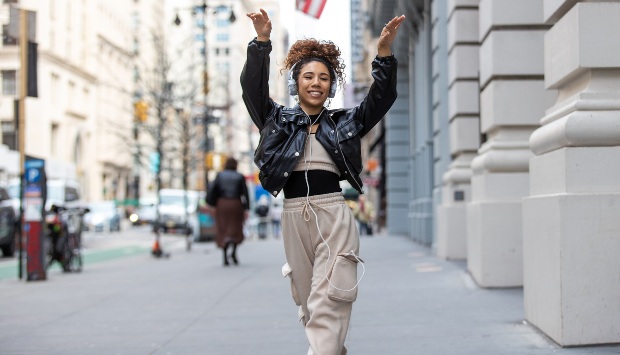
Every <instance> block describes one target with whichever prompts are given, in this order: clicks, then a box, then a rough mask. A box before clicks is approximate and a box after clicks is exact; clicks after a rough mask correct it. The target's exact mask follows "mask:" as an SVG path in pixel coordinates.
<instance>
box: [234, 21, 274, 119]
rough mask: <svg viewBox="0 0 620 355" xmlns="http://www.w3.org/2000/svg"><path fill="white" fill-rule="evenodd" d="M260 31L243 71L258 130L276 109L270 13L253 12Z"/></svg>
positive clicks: (249, 106)
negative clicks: (272, 93) (271, 89)
mask: <svg viewBox="0 0 620 355" xmlns="http://www.w3.org/2000/svg"><path fill="white" fill-rule="evenodd" d="M247 16H248V17H249V18H250V19H251V20H252V23H253V24H254V29H255V30H256V39H254V40H252V41H251V42H250V44H249V45H248V51H247V59H246V62H245V65H244V66H243V71H242V72H241V88H242V90H243V94H242V97H243V102H244V103H245V106H246V107H247V109H248V112H249V113H250V117H251V118H252V121H254V124H256V126H257V127H258V129H262V128H263V126H264V124H265V120H266V118H267V116H268V115H269V113H270V111H271V110H272V109H273V107H274V102H273V101H272V100H271V99H270V98H269V54H270V53H271V42H270V40H269V37H270V35H271V20H270V19H269V16H268V15H267V12H266V11H265V10H263V9H260V12H257V13H249V14H247Z"/></svg>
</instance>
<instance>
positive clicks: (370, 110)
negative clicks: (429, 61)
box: [353, 56, 398, 137]
mask: <svg viewBox="0 0 620 355" xmlns="http://www.w3.org/2000/svg"><path fill="white" fill-rule="evenodd" d="M397 67H398V61H397V60H396V58H394V57H393V56H390V57H385V58H380V57H376V58H375V59H374V60H373V61H372V78H373V83H372V85H370V89H369V90H368V94H367V95H366V97H365V98H364V100H363V101H362V103H361V104H360V105H359V106H357V107H356V108H354V109H353V110H354V115H355V117H356V118H357V119H358V120H359V121H360V123H361V124H362V125H363V126H364V127H363V129H362V131H361V132H360V135H361V136H362V137H363V136H365V135H366V133H368V132H369V131H370V130H371V129H372V128H373V127H374V126H375V125H376V124H377V123H379V121H381V119H382V118H383V116H385V114H386V113H387V112H388V111H389V110H390V108H391V107H392V105H393V104H394V101H396V97H397V96H398V93H397V91H396V71H397Z"/></svg>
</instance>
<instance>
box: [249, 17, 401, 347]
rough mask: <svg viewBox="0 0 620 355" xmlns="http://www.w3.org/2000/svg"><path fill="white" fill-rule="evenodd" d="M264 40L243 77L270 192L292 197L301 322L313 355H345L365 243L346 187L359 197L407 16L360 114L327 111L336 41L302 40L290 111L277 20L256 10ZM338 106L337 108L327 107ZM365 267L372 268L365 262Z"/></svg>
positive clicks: (287, 242)
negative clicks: (282, 83)
mask: <svg viewBox="0 0 620 355" xmlns="http://www.w3.org/2000/svg"><path fill="white" fill-rule="evenodd" d="M247 16H248V17H249V18H250V19H251V20H252V22H253V24H254V29H255V30H256V34H257V36H256V38H254V39H253V40H252V41H251V42H250V43H249V45H248V50H247V60H246V63H245V66H244V69H243V72H242V73H241V86H242V89H243V100H244V102H245V104H246V107H247V109H248V112H249V113H250V117H251V118H252V121H254V123H255V124H256V126H257V127H258V129H259V130H260V133H261V139H260V143H259V147H258V148H257V150H256V153H255V156H254V162H255V163H256V165H257V166H258V168H259V169H260V172H259V179H260V181H261V184H262V186H263V188H265V189H266V190H267V191H269V192H270V193H271V194H272V195H274V196H277V195H278V194H279V193H280V191H281V190H284V209H283V212H282V235H283V240H284V251H285V254H286V260H287V264H286V265H284V267H283V268H282V273H283V274H284V275H285V276H289V277H290V279H291V289H292V295H293V299H294V300H295V303H296V304H297V305H299V306H300V311H299V317H300V320H301V322H302V323H303V325H304V327H305V330H306V336H307V337H308V341H309V342H310V349H309V351H308V353H309V354H317V355H318V354H320V355H340V354H346V348H345V347H344V341H345V338H346V334H347V330H348V327H349V319H350V317H351V309H352V304H353V302H354V301H355V299H356V298H357V286H358V283H359V280H360V279H361V277H362V276H363V274H362V276H360V278H359V279H358V276H357V265H358V263H359V262H361V259H360V258H359V256H358V251H359V236H358V232H357V230H356V227H355V219H354V217H353V214H352V213H351V209H350V208H349V207H348V206H347V205H346V204H345V200H344V197H343V195H342V191H341V189H340V185H339V181H340V180H344V179H346V180H347V181H349V182H350V183H351V185H352V186H353V187H355V188H356V189H357V190H358V191H359V192H360V193H361V192H362V181H361V179H360V177H359V174H360V173H361V171H362V159H361V146H360V139H361V137H363V136H364V135H365V134H366V133H368V132H369V131H370V129H372V127H374V126H375V125H376V124H377V123H378V122H379V121H380V120H381V119H382V118H383V116H384V115H385V114H386V113H387V111H388V110H389V109H390V107H391V106H392V104H393V103H394V101H395V100H396V67H397V62H396V59H395V58H394V56H393V55H392V52H391V49H390V47H391V45H392V42H393V41H394V38H395V36H396V33H397V32H398V27H399V26H400V25H401V23H402V22H403V20H404V19H405V17H404V16H400V17H395V18H393V19H392V20H391V21H389V22H388V23H387V24H386V25H385V27H384V29H383V31H382V33H381V36H380V38H379V41H378V55H377V57H376V58H375V59H374V61H373V63H372V76H373V78H374V83H373V84H372V86H371V88H370V91H369V93H368V95H367V96H366V98H365V99H364V100H363V102H362V103H361V104H360V105H359V106H357V107H354V108H351V109H337V110H331V109H328V108H326V107H325V105H326V102H328V99H329V98H331V97H333V96H334V94H335V91H336V88H337V86H338V83H340V85H341V86H342V84H343V82H344V78H343V76H344V64H343V63H342V58H341V57H340V50H339V49H338V47H337V46H336V45H334V43H332V42H330V41H318V40H315V39H304V40H299V41H297V42H295V44H293V46H292V47H291V49H290V50H289V52H288V55H287V57H286V59H285V61H284V67H285V69H288V70H289V71H290V75H289V84H288V85H289V93H290V94H291V95H293V96H295V97H296V100H297V102H298V105H296V106H295V107H293V108H286V107H284V106H282V105H279V104H277V103H275V102H274V101H273V100H271V99H270V98H269V85H268V79H269V54H270V52H271V41H270V40H269V38H270V35H271V21H270V19H269V16H268V15H267V12H265V10H263V9H260V12H257V13H249V14H247ZM328 105H329V104H328ZM362 266H363V265H362Z"/></svg>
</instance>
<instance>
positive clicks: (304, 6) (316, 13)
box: [297, 0, 327, 18]
mask: <svg viewBox="0 0 620 355" xmlns="http://www.w3.org/2000/svg"><path fill="white" fill-rule="evenodd" d="M326 2H327V0H297V10H299V11H301V12H303V13H305V14H308V15H310V16H312V17H314V18H319V17H321V13H322V12H323V8H324V7H325V3H326Z"/></svg>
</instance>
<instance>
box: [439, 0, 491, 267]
mask: <svg viewBox="0 0 620 355" xmlns="http://www.w3.org/2000/svg"><path fill="white" fill-rule="evenodd" d="M478 2H479V0H450V1H448V117H449V120H450V126H449V127H450V128H449V135H450V138H449V141H450V155H451V156H452V162H451V164H450V165H449V167H448V170H447V171H446V172H445V174H443V177H442V183H443V186H442V191H441V196H442V200H441V204H440V205H439V206H438V208H437V217H436V223H437V234H436V235H437V240H436V242H435V245H436V249H437V255H438V256H439V257H442V258H446V259H465V257H466V255H467V234H466V233H465V231H466V230H467V223H466V222H467V220H466V209H465V208H466V202H467V201H469V200H470V179H471V169H470V164H471V161H472V159H473V158H474V157H475V155H476V150H477V149H478V147H479V145H480V134H479V129H478V127H479V125H480V123H479V106H478V102H479V97H478V51H479V41H478Z"/></svg>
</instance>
